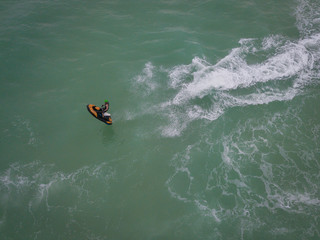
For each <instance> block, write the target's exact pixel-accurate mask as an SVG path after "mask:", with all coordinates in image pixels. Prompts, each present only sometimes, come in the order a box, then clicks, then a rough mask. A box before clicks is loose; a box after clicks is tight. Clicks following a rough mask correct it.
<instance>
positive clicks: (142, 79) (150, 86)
mask: <svg viewBox="0 0 320 240" xmlns="http://www.w3.org/2000/svg"><path fill="white" fill-rule="evenodd" d="M154 70H155V67H154V66H153V65H152V63H151V62H147V63H146V64H145V66H144V69H143V71H142V73H141V74H140V75H138V76H137V77H135V78H134V80H135V83H136V84H137V86H138V87H140V88H142V89H143V91H142V93H143V94H150V93H151V92H152V91H154V90H155V89H156V88H157V83H156V82H155V81H154V80H153V77H154V73H153V72H154Z"/></svg>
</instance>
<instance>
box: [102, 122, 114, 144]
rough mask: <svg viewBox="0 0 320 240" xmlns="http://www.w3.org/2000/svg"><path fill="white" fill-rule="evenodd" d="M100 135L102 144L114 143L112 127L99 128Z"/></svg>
mask: <svg viewBox="0 0 320 240" xmlns="http://www.w3.org/2000/svg"><path fill="white" fill-rule="evenodd" d="M101 133H102V141H103V144H110V143H111V142H114V141H115V138H116V134H115V129H114V126H112V125H111V126H103V128H101Z"/></svg>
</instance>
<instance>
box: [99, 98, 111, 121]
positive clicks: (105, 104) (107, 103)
mask: <svg viewBox="0 0 320 240" xmlns="http://www.w3.org/2000/svg"><path fill="white" fill-rule="evenodd" d="M101 110H102V116H103V117H105V118H106V117H110V116H111V114H110V113H107V111H108V110H109V101H108V100H104V104H103V105H102V106H101Z"/></svg>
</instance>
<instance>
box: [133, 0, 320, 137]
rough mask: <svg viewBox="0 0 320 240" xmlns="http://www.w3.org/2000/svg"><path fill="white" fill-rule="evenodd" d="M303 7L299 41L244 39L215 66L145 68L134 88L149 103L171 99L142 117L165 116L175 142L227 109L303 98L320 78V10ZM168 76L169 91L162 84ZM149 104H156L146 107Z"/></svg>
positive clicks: (166, 131) (164, 129)
mask: <svg viewBox="0 0 320 240" xmlns="http://www.w3.org/2000/svg"><path fill="white" fill-rule="evenodd" d="M298 4H299V5H298V7H297V9H296V11H295V15H296V26H297V29H298V30H299V32H300V35H301V38H300V39H297V40H292V39H289V38H287V37H285V36H280V35H270V36H267V37H265V38H262V39H252V38H247V39H240V40H239V47H236V48H234V49H232V50H231V51H230V53H229V54H228V55H226V56H225V57H223V58H222V59H220V60H219V61H217V62H216V63H214V64H212V63H210V62H209V61H208V60H207V59H206V58H205V57H203V58H200V57H194V58H193V59H192V62H191V63H190V64H186V65H177V66H174V67H172V68H169V69H165V68H163V67H162V66H160V67H157V66H154V65H153V64H152V63H151V62H148V63H146V65H145V68H144V69H143V72H142V73H141V75H139V76H137V77H136V78H135V85H136V86H138V87H139V88H142V89H144V90H145V91H144V92H145V93H146V94H145V97H146V98H148V97H150V96H155V95H157V94H158V95H159V93H158V91H160V90H161V92H162V96H163V94H165V96H166V98H167V99H166V100H165V101H163V102H160V103H159V104H155V105H156V106H155V105H154V106H152V107H149V108H144V109H143V111H142V114H151V115H154V114H158V112H161V117H165V119H167V120H166V121H167V124H165V125H164V126H161V127H160V129H161V134H162V135H163V136H166V137H175V136H180V135H181V133H182V132H183V131H184V130H185V129H186V128H187V127H188V126H189V124H190V123H191V122H193V121H196V120H199V119H206V120H209V121H214V120H216V119H217V118H219V117H220V116H221V115H223V114H224V113H225V111H226V110H227V109H230V108H233V107H239V106H240V107H242V106H250V105H263V104H269V103H272V102H275V101H289V100H292V99H294V98H295V97H296V96H297V95H299V94H301V93H303V91H304V88H305V86H308V85H310V84H314V83H315V82H317V79H318V78H319V77H320V70H319V69H320V63H319V62H320V7H319V6H318V5H319V4H317V3H313V2H312V1H304V0H302V1H299V3H298ZM164 74H166V75H167V82H166V83H167V85H166V86H162V85H163V84H164V83H163V82H165V81H159V79H161V76H163V75H164ZM316 84H317V83H316ZM160 88H161V89H160ZM159 89H160V90H159ZM163 91H165V92H164V93H163ZM161 99H163V97H162V98H161ZM150 101H154V99H148V101H146V102H150ZM146 109H147V110H146ZM166 121H163V122H166Z"/></svg>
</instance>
